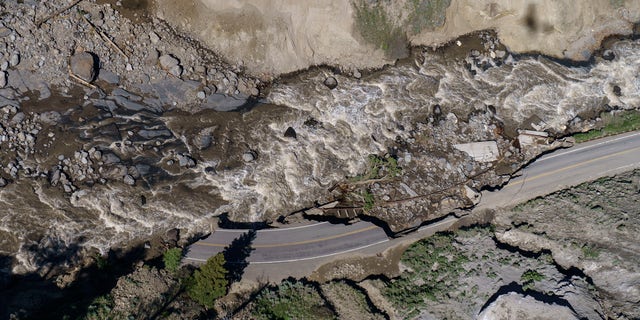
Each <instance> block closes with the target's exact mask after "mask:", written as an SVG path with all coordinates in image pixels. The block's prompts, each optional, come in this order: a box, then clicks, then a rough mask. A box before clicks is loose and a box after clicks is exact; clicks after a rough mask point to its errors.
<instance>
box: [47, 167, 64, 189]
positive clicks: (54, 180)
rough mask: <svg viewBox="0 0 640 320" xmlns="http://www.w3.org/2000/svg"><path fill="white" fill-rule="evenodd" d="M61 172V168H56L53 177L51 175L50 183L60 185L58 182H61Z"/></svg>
mask: <svg viewBox="0 0 640 320" xmlns="http://www.w3.org/2000/svg"><path fill="white" fill-rule="evenodd" d="M61 174H62V172H61V171H60V169H55V170H54V171H53V173H51V177H49V183H51V185H52V186H54V187H55V186H56V185H58V182H60V176H61Z"/></svg>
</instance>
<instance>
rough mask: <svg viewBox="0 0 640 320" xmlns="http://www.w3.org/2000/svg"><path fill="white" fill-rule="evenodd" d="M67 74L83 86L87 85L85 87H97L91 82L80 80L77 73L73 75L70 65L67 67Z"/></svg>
mask: <svg viewBox="0 0 640 320" xmlns="http://www.w3.org/2000/svg"><path fill="white" fill-rule="evenodd" d="M69 76H70V77H71V78H72V79H73V80H75V81H77V82H79V83H80V84H82V85H84V86H87V87H89V88H91V89H96V88H97V86H95V85H93V84H91V83H89V82H86V81H84V80H82V79H81V78H80V77H78V76H77V75H75V74H74V73H73V72H72V71H71V67H69Z"/></svg>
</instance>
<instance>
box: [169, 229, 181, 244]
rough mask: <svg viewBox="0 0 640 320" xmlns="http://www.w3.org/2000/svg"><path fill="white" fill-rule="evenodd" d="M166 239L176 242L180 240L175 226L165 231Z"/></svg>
mask: <svg viewBox="0 0 640 320" xmlns="http://www.w3.org/2000/svg"><path fill="white" fill-rule="evenodd" d="M166 239H167V241H171V242H174V243H175V242H178V241H179V240H180V230H179V229H177V228H173V229H171V230H169V231H167V236H166Z"/></svg>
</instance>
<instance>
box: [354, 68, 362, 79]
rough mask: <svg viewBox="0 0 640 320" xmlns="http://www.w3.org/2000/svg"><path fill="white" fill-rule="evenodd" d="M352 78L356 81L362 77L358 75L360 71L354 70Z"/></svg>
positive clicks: (360, 74)
mask: <svg viewBox="0 0 640 320" xmlns="http://www.w3.org/2000/svg"><path fill="white" fill-rule="evenodd" d="M353 77H354V78H356V79H360V78H361V77H362V73H360V70H358V69H356V70H354V71H353Z"/></svg>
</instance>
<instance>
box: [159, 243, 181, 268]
mask: <svg viewBox="0 0 640 320" xmlns="http://www.w3.org/2000/svg"><path fill="white" fill-rule="evenodd" d="M162 261H163V262H164V268H165V269H167V270H169V271H171V272H176V271H177V270H178V268H179V267H180V261H182V249H180V248H172V249H169V250H167V251H166V252H165V253H164V256H163V257H162Z"/></svg>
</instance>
